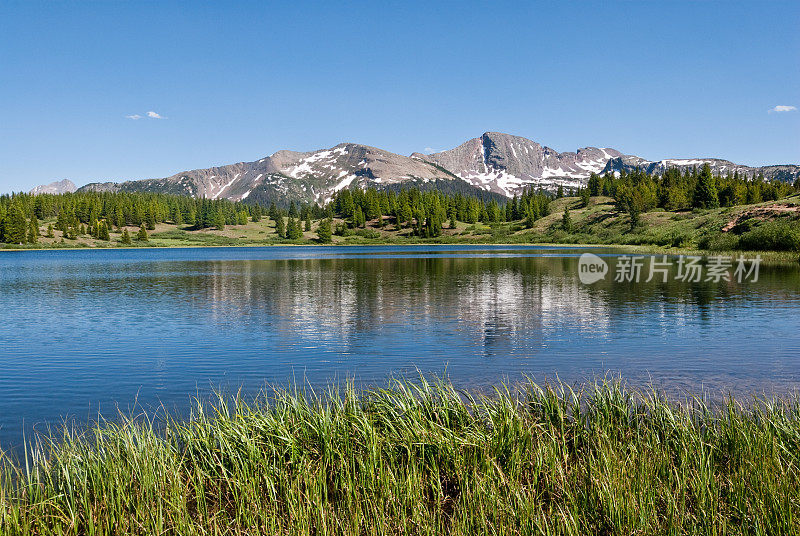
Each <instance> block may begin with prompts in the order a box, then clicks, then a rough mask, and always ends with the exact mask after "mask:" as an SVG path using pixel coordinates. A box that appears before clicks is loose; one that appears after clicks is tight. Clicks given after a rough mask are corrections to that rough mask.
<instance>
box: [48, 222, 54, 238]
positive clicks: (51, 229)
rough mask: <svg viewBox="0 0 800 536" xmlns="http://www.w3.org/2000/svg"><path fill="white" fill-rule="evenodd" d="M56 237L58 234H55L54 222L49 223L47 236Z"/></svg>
mask: <svg viewBox="0 0 800 536" xmlns="http://www.w3.org/2000/svg"><path fill="white" fill-rule="evenodd" d="M55 237H56V234H55V232H53V224H52V223H48V224H47V238H55Z"/></svg>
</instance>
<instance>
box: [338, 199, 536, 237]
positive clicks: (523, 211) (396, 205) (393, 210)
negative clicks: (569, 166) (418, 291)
mask: <svg viewBox="0 0 800 536" xmlns="http://www.w3.org/2000/svg"><path fill="white" fill-rule="evenodd" d="M325 211H326V213H327V214H328V215H329V216H337V217H339V218H342V219H343V220H345V221H346V222H347V226H348V227H349V228H351V229H353V228H355V229H358V228H364V227H366V222H367V221H373V220H377V223H378V226H380V227H383V226H385V225H387V224H392V225H394V226H395V228H396V229H398V230H400V229H410V230H411V233H412V234H413V235H415V236H420V237H423V238H432V237H436V236H440V235H441V234H442V230H443V229H444V228H445V226H448V227H450V228H454V227H455V226H456V221H461V222H465V223H470V224H474V223H477V222H482V223H486V224H492V223H500V222H504V221H517V220H525V221H526V223H527V224H528V226H532V225H533V222H534V221H536V220H537V219H539V218H541V217H543V216H546V215H548V214H549V213H550V196H548V195H546V194H545V193H542V192H534V191H533V190H530V189H528V190H525V191H524V192H523V194H522V195H521V196H519V197H518V196H514V197H513V198H512V199H510V200H509V201H508V202H506V203H504V204H500V203H498V202H497V200H495V199H494V198H492V199H489V200H486V199H484V198H478V197H471V196H465V195H463V194H460V193H456V194H446V193H443V192H439V191H435V190H434V191H421V190H420V189H418V188H408V189H402V190H400V191H399V192H395V191H393V190H378V189H375V188H368V189H366V190H360V189H354V190H341V191H339V192H337V193H336V195H335V196H334V198H333V200H332V201H331V203H329V204H328V205H327V206H326V207H325ZM344 231H345V227H344V225H340V226H339V228H338V229H337V230H336V232H337V233H338V234H342V233H343V232H344Z"/></svg>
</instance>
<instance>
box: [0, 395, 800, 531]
mask: <svg viewBox="0 0 800 536" xmlns="http://www.w3.org/2000/svg"><path fill="white" fill-rule="evenodd" d="M798 444H800V407H799V406H798V403H797V400H796V399H786V400H762V401H755V402H753V403H752V404H749V405H746V406H743V405H739V404H737V403H736V402H735V401H733V400H729V401H728V402H727V403H725V404H723V405H722V406H719V407H716V408H709V407H708V406H705V405H704V404H703V403H702V402H700V401H699V400H687V401H685V402H684V403H683V404H679V403H676V402H674V401H669V400H667V399H666V398H665V397H663V396H661V395H659V394H658V393H656V392H652V391H650V392H648V391H637V390H631V389H627V388H625V387H624V386H621V385H620V384H616V383H602V384H590V385H584V386H582V387H576V388H574V389H573V388H570V387H568V386H565V385H559V384H556V385H554V386H552V387H548V386H537V385H535V384H532V383H528V384H523V385H520V386H518V388H513V389H512V388H505V387H502V386H499V388H498V390H497V391H496V392H495V393H494V394H492V395H490V396H488V397H485V396H480V395H475V394H470V393H469V392H463V391H457V390H456V389H455V388H454V387H453V386H452V385H450V384H448V383H436V384H432V383H428V382H425V381H424V380H422V381H417V382H411V383H407V382H396V383H394V384H393V385H392V386H391V387H390V388H388V389H371V390H366V391H356V390H352V389H349V390H348V389H345V390H344V391H339V390H336V389H333V390H330V391H328V392H326V393H325V394H324V395H318V396H317V395H313V394H311V393H308V392H307V393H305V396H300V395H298V394H290V393H287V392H277V393H269V394H267V395H263V396H261V397H258V398H256V399H255V400H251V401H250V402H247V403H245V402H243V401H241V400H239V401H231V400H225V399H220V400H218V402H217V403H215V404H212V405H197V406H196V407H195V410H194V412H193V417H192V419H190V420H188V421H184V420H180V419H177V420H173V419H170V418H169V417H167V416H166V415H164V414H163V413H162V414H158V415H151V416H149V417H148V416H145V415H135V416H134V417H131V418H125V417H123V418H121V419H120V420H117V421H114V422H106V423H103V424H101V425H100V426H98V427H96V428H95V429H93V430H92V431H90V432H88V433H86V434H83V435H80V436H75V435H71V434H65V435H61V436H57V437H55V438H53V440H52V442H51V441H50V440H46V441H45V442H44V443H43V444H42V445H41V446H40V447H37V448H35V449H33V450H34V454H33V455H32V456H29V457H28V458H27V459H26V460H25V461H24V462H22V463H9V462H8V461H6V464H5V469H4V471H3V473H2V475H3V482H2V485H0V526H2V527H3V532H4V533H5V534H41V533H56V532H58V533H64V534H83V533H89V532H91V533H94V534H118V533H126V534H165V533H166V534H182V535H190V534H207V533H215V534H263V533H269V534H289V533H291V534H319V533H328V534H364V533H372V532H378V533H396V532H399V533H414V534H417V533H419V534H422V533H425V534H428V533H430V534H434V533H435V534H474V533H476V532H484V531H487V530H488V531H491V532H494V533H498V532H511V533H517V532H520V531H521V532H530V531H532V532H542V533H544V532H550V533H569V534H571V533H584V534H588V533H593V534H596V533H610V534H628V533H637V534H663V533H669V532H680V533H685V532H689V533H694V532H712V533H727V532H731V531H733V532H739V531H743V532H746V533H748V532H754V533H767V534H792V533H796V532H797V531H798V530H800V525H798V520H800V500H798V497H800V472H799V471H800V469H799V467H800V456H799V455H798V452H800V450H798Z"/></svg>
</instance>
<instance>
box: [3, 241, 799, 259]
mask: <svg viewBox="0 0 800 536" xmlns="http://www.w3.org/2000/svg"><path fill="white" fill-rule="evenodd" d="M450 246H469V247H481V246H489V247H500V246H509V247H520V248H542V249H546V248H552V249H618V250H622V251H625V252H634V253H642V254H653V255H671V256H677V255H685V256H688V255H693V256H700V257H711V256H720V255H721V256H730V257H736V256H738V255H743V256H745V257H746V258H752V257H755V256H756V255H760V256H761V258H762V260H763V261H764V262H772V263H786V264H798V263H800V252H792V251H769V250H730V251H708V250H701V249H694V248H675V247H663V246H657V245H642V244H639V245H628V244H567V243H550V242H532V243H521V242H441V241H432V242H419V241H415V242H411V243H405V244H404V243H401V242H377V243H369V242H363V243H362V242H359V243H354V242H342V243H328V244H322V243H313V242H308V243H285V244H282V243H268V244H253V243H244V244H227V245H184V244H182V245H146V246H145V245H143V246H133V247H130V246H109V247H97V246H94V247H92V246H86V247H58V246H54V247H53V246H51V247H26V246H22V247H7V246H6V247H0V254H2V253H4V252H24V251H111V250H123V251H135V250H166V249H225V248H264V249H267V248H278V247H314V248H336V247H345V248H347V247H386V248H390V247H433V248H436V247H450Z"/></svg>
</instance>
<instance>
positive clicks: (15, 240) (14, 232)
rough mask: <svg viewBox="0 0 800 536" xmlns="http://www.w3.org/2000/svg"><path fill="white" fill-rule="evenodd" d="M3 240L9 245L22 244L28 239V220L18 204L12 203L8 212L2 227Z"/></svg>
mask: <svg viewBox="0 0 800 536" xmlns="http://www.w3.org/2000/svg"><path fill="white" fill-rule="evenodd" d="M4 227H5V228H4V232H3V235H4V240H5V242H8V243H9V244H23V243H25V241H26V240H27V238H28V220H27V219H26V218H25V212H23V210H22V207H21V206H19V204H17V203H14V204H12V205H11V207H10V208H9V210H8V214H7V215H6V220H5V226H4Z"/></svg>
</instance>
